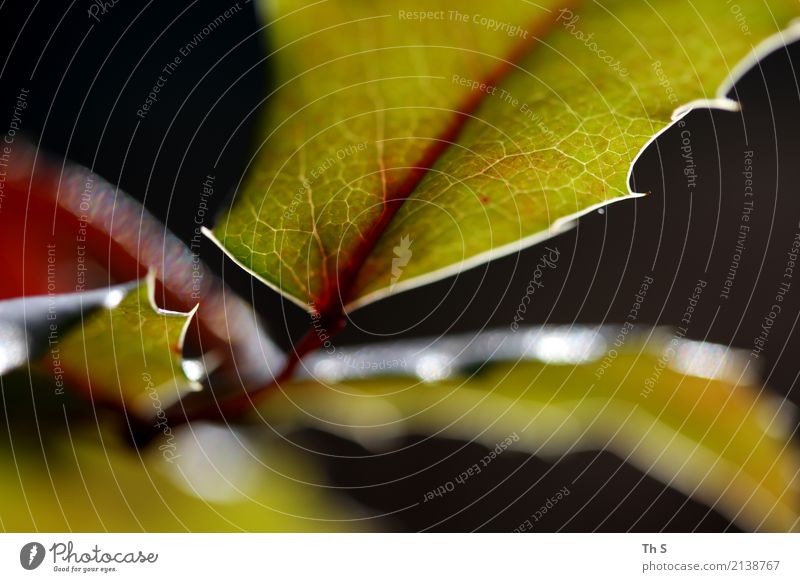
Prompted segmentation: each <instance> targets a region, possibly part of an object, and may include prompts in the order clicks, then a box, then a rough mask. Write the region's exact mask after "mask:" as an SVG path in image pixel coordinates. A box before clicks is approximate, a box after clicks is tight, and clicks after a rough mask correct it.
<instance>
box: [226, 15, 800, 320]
mask: <svg viewBox="0 0 800 582" xmlns="http://www.w3.org/2000/svg"><path fill="white" fill-rule="evenodd" d="M262 4H264V11H263V12H264V14H266V15H267V17H268V19H269V21H268V22H267V26H266V27H265V30H266V31H267V32H268V34H269V35H270V40H271V42H270V46H272V47H274V51H275V52H274V53H273V58H274V60H275V61H276V62H277V65H276V68H277V75H278V80H277V85H278V89H276V91H275V93H274V95H271V99H270V100H269V107H267V108H266V112H267V113H266V115H267V117H266V120H265V122H264V129H263V133H262V135H263V141H262V145H261V148H260V151H259V152H258V154H257V156H256V158H255V160H254V162H253V167H252V170H251V171H250V173H249V178H248V179H247V181H246V183H245V184H244V185H243V187H242V189H241V191H240V192H238V193H237V196H236V198H235V200H234V205H233V207H232V209H231V210H230V212H229V213H228V214H227V215H225V216H224V217H223V218H222V219H221V221H220V222H219V223H218V224H217V226H216V227H215V228H214V231H213V236H214V237H215V238H216V239H217V240H218V242H219V243H220V244H221V245H222V247H223V248H224V249H225V250H226V251H227V252H228V253H229V254H230V255H231V256H232V257H233V258H234V259H235V260H237V261H238V262H239V263H240V264H242V265H243V266H244V267H245V268H247V269H250V270H251V271H252V272H254V273H255V274H256V275H257V276H258V277H260V278H261V279H262V280H264V281H265V282H266V283H267V284H269V285H271V286H273V287H275V288H277V289H278V290H280V291H281V292H282V293H284V294H285V295H286V296H288V297H290V298H291V299H293V300H294V301H296V302H297V303H299V304H301V305H303V306H305V307H307V308H308V307H309V306H311V307H312V310H313V309H316V310H317V311H321V312H323V313H324V312H325V311H326V310H329V309H333V310H335V309H336V308H338V307H340V306H344V308H345V309H353V308H355V307H358V306H360V305H363V304H365V303H368V302H370V301H374V300H376V299H379V298H380V297H383V296H385V295H386V294H387V293H389V292H390V291H400V290H402V289H407V288H410V287H414V286H418V285H420V284H423V283H426V282H429V281H431V280H435V279H437V278H441V277H444V276H446V275H448V274H452V273H455V272H458V271H459V270H461V269H463V268H467V267H470V266H474V265H477V264H480V263H482V262H485V261H487V260H490V259H491V258H493V257H496V256H501V255H503V254H508V253H511V252H514V251H515V250H518V249H520V248H523V247H525V246H529V245H531V244H534V243H535V242H537V241H540V240H542V239H544V238H547V237H548V236H552V235H553V234H554V233H556V232H558V231H560V230H563V228H564V227H565V226H567V225H568V224H570V223H571V222H572V221H573V219H574V218H576V217H577V216H579V215H580V214H583V213H585V212H587V211H589V210H590V209H592V208H596V207H598V206H600V205H603V204H607V203H609V202H611V201H614V200H617V199H621V198H624V197H627V196H629V195H631V188H630V185H629V172H630V168H631V164H632V162H633V161H634V160H635V158H636V157H637V155H638V154H639V152H640V151H641V150H642V148H643V147H644V146H645V145H646V144H647V143H648V142H649V141H650V140H651V139H652V137H653V136H654V135H655V134H657V133H658V132H660V131H662V130H663V129H664V128H665V127H667V126H668V124H670V122H671V120H672V116H673V112H675V111H676V109H678V108H679V107H680V106H681V105H682V104H685V103H687V102H691V101H696V100H699V99H706V100H709V99H713V102H711V101H706V102H704V103H703V105H705V106H712V107H714V106H716V107H723V108H728V109H732V108H735V106H736V104H735V103H734V102H733V101H731V100H730V99H727V98H726V97H727V96H728V95H729V94H730V93H731V89H732V86H731V84H732V82H733V80H735V78H737V77H738V76H739V75H741V74H742V73H743V72H744V70H747V69H748V68H749V66H751V65H752V62H753V61H752V60H750V61H747V63H746V64H744V65H741V66H740V67H739V68H738V69H735V70H732V69H733V68H734V67H735V66H736V65H737V63H739V62H740V61H741V59H743V58H745V57H746V56H747V55H748V54H750V53H751V51H753V48H754V45H755V44H757V43H759V42H760V41H762V40H763V39H766V38H768V37H769V40H768V41H766V43H765V44H763V45H761V47H760V50H759V51H757V54H755V55H753V56H759V55H763V54H764V53H766V52H769V51H771V50H776V49H777V47H779V46H782V45H783V42H784V41H788V40H791V39H794V38H796V37H797V30H796V29H790V30H789V31H786V32H785V33H783V36H780V33H779V31H780V30H781V28H782V27H784V26H786V25H787V24H788V23H789V21H790V20H791V19H792V18H793V17H794V16H796V15H797V14H798V12H799V11H798V6H797V3H796V2H794V1H793V0H769V1H764V2H761V1H758V2H743V3H741V4H739V5H737V9H740V14H737V15H736V16H734V14H733V13H732V12H731V11H730V10H728V9H727V8H726V7H725V6H722V7H721V6H720V3H719V1H718V0H691V1H690V0H654V1H651V2H630V1H628V0H609V1H605V2H602V3H601V2H585V3H580V2H565V1H563V0H547V1H544V2H537V3H534V2H524V1H522V0H498V1H495V2H482V1H477V0H475V1H471V0H470V1H465V2H459V3H456V4H454V3H448V2H430V1H425V2H423V1H422V0H419V1H417V0H384V1H376V2H351V1H349V0H328V1H325V2H316V3H312V4H308V3H305V2H300V1H294V0H289V1H284V2H279V3H272V2H267V1H266V0H264V1H263V2H262ZM741 22H746V23H747V26H748V31H747V34H745V33H744V32H743V30H742V28H741ZM729 76H730V78H729ZM726 79H727V80H726ZM720 83H724V84H723V86H722V88H721V89H719V90H718V89H717V88H718V87H719V86H720ZM687 110H688V108H686V107H683V108H682V109H681V110H680V113H677V115H678V116H680V115H682V114H684V113H685V112H686V111H687Z"/></svg>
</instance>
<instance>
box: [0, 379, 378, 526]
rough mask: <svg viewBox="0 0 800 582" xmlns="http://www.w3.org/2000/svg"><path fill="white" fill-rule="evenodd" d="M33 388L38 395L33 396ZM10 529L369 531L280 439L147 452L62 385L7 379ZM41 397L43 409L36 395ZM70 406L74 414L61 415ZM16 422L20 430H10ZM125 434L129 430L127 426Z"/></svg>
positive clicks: (203, 441) (190, 441)
mask: <svg viewBox="0 0 800 582" xmlns="http://www.w3.org/2000/svg"><path fill="white" fill-rule="evenodd" d="M31 386H33V387H34V390H31ZM0 387H1V388H2V391H3V399H2V401H0V463H2V466H3V467H5V468H6V469H5V470H4V471H3V472H2V474H0V524H2V529H3V531H6V532H31V531H52V532H70V531H71V532H81V531H86V532H92V531H112V532H138V531H148V532H158V531H163V532H181V531H199V532H217V531H234V532H235V531H289V532H294V531H349V530H360V529H363V528H364V527H365V522H364V521H361V520H360V519H359V518H363V516H361V515H359V514H357V513H356V510H355V506H353V505H352V504H346V503H341V502H340V500H339V498H338V497H337V496H336V495H335V494H334V493H333V492H331V490H330V489H328V488H327V487H326V482H325V480H324V476H323V475H321V474H320V473H319V472H318V471H317V470H315V468H314V467H313V466H312V465H311V464H310V462H309V459H308V457H307V456H304V455H299V454H298V453H297V451H296V450H294V449H292V448H290V447H288V446H286V445H285V444H283V443H282V442H280V441H278V440H277V439H269V438H267V437H266V436H265V435H264V434H263V433H262V431H259V434H258V435H257V436H254V435H253V434H249V433H248V432H247V430H242V429H237V428H235V427H225V428H223V427H221V426H213V425H209V424H205V423H196V424H193V425H192V426H191V428H189V427H186V426H184V427H180V428H177V427H176V428H175V429H174V432H173V429H172V428H171V427H169V426H168V425H164V426H163V427H160V432H163V434H162V438H160V439H159V440H157V441H156V442H155V443H154V444H153V446H151V447H150V448H149V449H147V450H145V451H137V450H136V449H134V448H133V447H131V446H130V445H126V443H124V442H123V441H122V439H121V438H120V432H119V430H115V428H116V425H117V422H116V421H117V420H119V419H118V417H117V415H111V414H104V412H103V411H102V410H95V411H94V413H92V412H91V411H89V410H87V407H86V405H85V402H81V401H79V400H78V401H75V400H73V399H71V398H70V394H69V393H64V394H58V393H55V394H54V392H55V391H56V390H57V385H55V384H54V383H53V379H52V377H51V378H50V379H49V380H48V378H47V377H46V376H44V375H40V374H39V375H37V374H36V373H35V371H34V375H33V377H32V379H31V377H30V376H29V375H28V371H27V370H19V371H18V372H16V373H14V374H12V375H10V376H5V377H0ZM30 395H34V400H35V402H36V406H35V408H34V407H33V406H31V402H30V400H27V401H26V397H28V398H29V397H30ZM62 406H63V409H62ZM7 422H10V426H6V423H7ZM120 428H121V427H120Z"/></svg>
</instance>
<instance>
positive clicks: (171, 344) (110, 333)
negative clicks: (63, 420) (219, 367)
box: [48, 272, 201, 419]
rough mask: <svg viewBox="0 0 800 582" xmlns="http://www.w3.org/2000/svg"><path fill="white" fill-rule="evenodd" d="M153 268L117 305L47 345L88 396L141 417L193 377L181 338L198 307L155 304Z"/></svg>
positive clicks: (185, 389)
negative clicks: (172, 308) (181, 309)
mask: <svg viewBox="0 0 800 582" xmlns="http://www.w3.org/2000/svg"><path fill="white" fill-rule="evenodd" d="M154 294H155V273H153V272H151V273H150V274H148V277H147V281H146V283H145V284H143V285H140V286H139V287H138V288H137V289H136V290H135V291H134V292H131V293H128V294H127V295H126V296H125V297H124V298H123V297H120V302H119V304H118V305H116V306H114V307H110V308H104V309H102V310H100V311H99V312H97V313H94V314H93V315H91V316H89V317H88V318H86V319H85V320H84V321H83V324H82V325H81V326H80V327H78V328H76V329H73V330H72V331H70V332H68V333H67V334H66V335H65V336H64V337H63V338H62V339H59V338H55V341H54V343H53V344H51V350H50V357H49V358H48V363H50V364H51V365H52V366H55V365H56V363H57V365H58V366H59V367H60V368H61V369H63V374H64V376H65V377H66V378H68V379H69V383H70V384H71V385H73V386H77V387H83V388H85V389H86V390H87V391H88V393H89V395H90V396H91V397H92V398H93V399H97V400H99V401H100V402H105V403H115V404H122V405H124V406H125V407H126V408H128V409H129V410H130V411H131V412H133V413H134V414H135V415H137V416H140V417H142V418H146V419H148V418H153V417H156V416H157V415H158V414H159V412H162V411H163V410H164V409H165V408H166V407H168V406H170V405H171V404H173V403H175V402H177V401H178V400H180V398H182V397H183V396H185V395H186V394H187V393H189V392H193V391H198V390H200V389H201V385H200V383H199V382H198V379H199V378H198V377H195V378H190V377H189V376H188V375H187V374H186V372H185V370H184V360H183V341H184V338H185V337H186V332H187V330H188V328H189V325H190V323H191V321H192V318H193V317H194V314H195V312H196V310H197V307H195V308H194V309H193V310H192V311H190V312H188V313H178V312H174V311H167V310H164V309H161V308H159V307H158V306H157V305H156V303H155V296H154Z"/></svg>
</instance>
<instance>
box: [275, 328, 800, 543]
mask: <svg viewBox="0 0 800 582" xmlns="http://www.w3.org/2000/svg"><path fill="white" fill-rule="evenodd" d="M587 333H588V332H580V333H576V332H566V333H565V332H562V331H547V330H546V328H545V331H543V332H541V333H540V334H539V335H537V333H534V332H531V333H530V334H525V337H523V338H522V339H521V338H519V337H516V338H515V339H514V340H507V339H506V340H498V341H495V339H496V338H495V339H492V338H488V339H486V340H485V341H484V340H482V339H481V338H475V339H474V341H471V342H465V343H464V345H463V346H459V347H458V348H457V349H448V348H447V347H446V346H445V347H437V344H436V343H434V344H432V345H426V344H425V342H420V343H419V344H415V345H414V346H411V347H409V346H405V347H404V346H394V347H392V349H391V350H390V352H391V353H392V354H394V355H393V357H394V358H404V359H403V362H405V364H406V365H404V366H390V365H387V360H384V359H382V357H381V356H370V357H368V358H367V359H366V360H364V362H365V363H367V364H374V366H373V367H372V369H374V370H379V369H381V368H379V367H378V364H379V363H380V362H383V363H384V366H383V369H384V374H392V373H394V374H395V376H394V377H392V376H388V377H386V378H371V379H353V380H349V381H340V382H338V383H323V382H312V381H307V382H305V383H302V384H300V385H297V386H287V387H286V389H285V390H282V391H280V392H277V391H276V392H275V393H273V394H272V396H271V397H270V399H268V400H267V401H266V402H264V404H263V406H262V407H261V414H262V415H263V417H264V418H265V419H266V420H267V421H269V422H270V423H271V424H273V425H277V426H281V425H286V426H295V425H310V426H315V427H317V428H321V429H323V430H327V431H329V432H335V433H339V434H342V435H344V436H347V437H349V438H356V439H358V440H359V441H360V442H362V443H369V444H371V445H372V446H374V445H375V444H376V443H381V442H383V443H391V439H392V438H394V437H397V436H401V435H404V434H409V433H411V434H424V435H438V436H444V437H451V438H458V439H463V440H469V441H472V440H475V441H479V442H482V443H484V444H486V445H487V446H489V447H492V446H494V445H495V443H497V442H500V441H502V440H503V439H505V438H506V437H508V436H509V435H511V434H516V435H518V437H519V441H518V442H517V443H516V444H515V445H514V448H515V449H516V450H519V451H524V452H528V453H534V454H537V455H542V456H545V457H547V458H558V457H561V456H562V455H566V454H569V453H573V452H579V451H585V450H598V451H599V450H606V451H610V452H613V453H615V454H616V455H618V456H619V457H620V458H621V459H625V460H626V461H627V462H629V463H631V464H632V465H634V466H636V467H637V468H638V469H640V470H641V471H642V472H644V473H647V474H649V475H651V476H652V477H655V478H657V479H660V480H661V481H662V482H663V483H665V484H668V485H669V486H672V487H674V488H677V489H679V490H681V491H682V492H684V493H685V494H687V495H689V496H691V497H694V498H697V499H699V500H701V501H703V502H705V503H706V504H708V505H709V506H713V507H714V508H716V509H717V510H718V511H720V512H721V513H723V514H724V515H726V516H727V517H728V518H730V519H731V520H733V521H735V522H738V523H739V524H740V525H741V526H743V527H745V528H748V529H757V530H773V531H797V530H800V447H798V442H797V440H796V439H795V438H794V435H793V429H794V426H795V425H794V419H793V418H792V413H793V412H794V409H793V407H792V406H791V404H790V403H788V402H786V401H782V400H781V399H780V398H778V397H777V396H775V395H773V394H771V393H770V392H769V391H767V390H766V389H764V388H763V387H761V386H758V385H757V384H755V383H754V382H753V380H752V378H750V377H749V376H748V374H747V365H746V364H747V362H746V359H745V358H744V357H742V356H741V355H739V354H737V353H735V352H732V351H731V350H730V349H729V348H725V347H724V346H718V345H711V344H701V343H699V342H690V341H685V340H682V339H681V338H680V337H678V336H671V337H665V336H663V335H661V334H656V336H653V338H651V339H649V340H648V341H646V342H645V343H642V342H641V341H640V340H638V339H633V336H627V335H626V334H627V331H626V332H625V333H624V334H623V335H622V336H619V335H617V336H616V337H615V336H614V335H613V334H611V335H608V334H606V335H605V336H604V335H603V334H601V335H600V336H597V337H595V336H594V333H593V332H592V333H588V336H590V337H589V339H587ZM619 337H622V338H623V339H622V342H621V344H622V345H621V347H620V346H619V345H614V342H615V341H616V340H617V339H619ZM642 339H646V338H642ZM447 341H452V340H446V341H445V344H446V343H447ZM508 341H511V342H514V341H521V342H522V344H521V345H522V349H520V350H519V351H518V352H517V355H518V359H517V358H515V359H516V361H513V362H507V363H494V364H485V365H484V366H483V367H482V368H481V369H480V370H479V371H478V372H476V373H474V374H472V375H470V374H467V373H463V372H462V373H458V370H457V368H458V367H465V368H468V367H473V368H474V362H468V361H467V362H465V361H464V354H465V353H468V352H469V351H470V350H471V349H473V345H486V346H488V347H487V348H486V349H487V355H488V354H489V353H494V354H495V357H497V354H505V356H508V355H509V351H508V350H509V348H510V347H511V346H512V345H513V344H509V343H507V342H508ZM626 342H627V343H626ZM504 350H505V352H504ZM366 351H367V352H369V348H366ZM383 355H386V354H385V353H384V354H383ZM339 356H342V357H339ZM406 356H407V358H406ZM536 356H538V357H539V358H540V360H539V361H537V360H533V359H531V358H532V357H536ZM342 358H345V360H346V364H344V365H343V364H342V362H343V359H342ZM376 358H378V360H379V361H378V360H376ZM541 359H544V360H547V361H541ZM459 361H461V365H458V362H459ZM548 361H549V363H548ZM464 364H467V365H466V366H464ZM309 366H310V369H311V371H312V372H313V373H315V374H317V375H319V374H321V375H323V376H325V375H330V376H332V377H347V376H350V377H353V376H358V371H359V370H363V369H365V367H364V366H362V361H361V360H360V359H359V357H358V356H357V355H356V357H354V358H353V359H347V358H346V357H345V356H343V355H342V354H337V355H335V356H331V357H328V358H318V359H317V360H316V361H311V362H309ZM370 367H371V366H370V365H368V366H366V369H370ZM409 373H413V374H416V377H408V375H409ZM403 375H405V376H406V377H403ZM426 378H427V380H425V379H426ZM436 378H441V379H440V380H436Z"/></svg>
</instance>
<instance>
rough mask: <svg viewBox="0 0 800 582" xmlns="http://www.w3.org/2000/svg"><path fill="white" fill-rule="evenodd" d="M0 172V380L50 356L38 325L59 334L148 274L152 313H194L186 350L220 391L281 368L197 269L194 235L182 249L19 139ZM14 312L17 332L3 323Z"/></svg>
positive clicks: (260, 336) (228, 299)
mask: <svg viewBox="0 0 800 582" xmlns="http://www.w3.org/2000/svg"><path fill="white" fill-rule="evenodd" d="M3 172H4V173H5V174H6V175H5V176H4V187H3V197H2V201H0V202H2V205H1V206H0V225H2V227H1V228H0V261H3V263H4V264H7V265H9V267H10V268H9V269H7V272H6V274H7V276H6V277H4V278H3V279H2V280H1V281H0V298H3V299H6V298H11V299H9V301H6V302H2V303H0V336H3V337H7V338H11V339H13V341H14V344H13V347H14V349H13V350H11V349H9V350H3V345H0V373H2V372H4V371H7V370H8V369H10V368H11V367H12V366H16V365H21V364H23V363H24V362H25V361H27V360H28V359H30V358H29V357H28V351H30V352H31V356H30V357H31V358H35V357H36V356H37V354H38V353H39V352H40V351H41V350H42V349H44V350H47V349H48V346H47V342H44V345H41V342H36V339H37V336H40V335H41V334H40V333H38V331H37V330H36V329H33V328H34V326H38V327H41V323H42V322H44V328H45V336H47V335H49V334H50V333H51V332H52V330H50V329H48V327H49V325H50V324H56V327H57V328H58V329H57V332H58V333H64V332H65V331H66V329H67V327H68V324H71V323H73V320H74V318H73V317H72V315H73V314H74V313H77V314H78V315H80V314H81V313H83V314H84V315H87V314H88V313H89V312H90V311H91V309H90V308H93V307H95V306H97V305H100V304H102V302H103V301H105V299H106V295H107V294H109V293H111V294H114V295H118V291H120V290H124V289H126V288H127V287H125V286H126V285H129V284H131V283H133V284H136V282H137V281H139V280H141V279H143V278H144V277H145V276H146V274H147V273H148V272H151V271H154V272H155V274H156V278H157V280H158V299H159V304H160V305H162V306H164V307H165V308H167V309H173V310H176V311H188V310H190V309H192V308H193V307H194V306H195V305H196V304H197V303H198V302H199V303H200V304H201V307H200V309H199V310H198V312H197V318H196V319H197V326H196V327H195V326H193V329H192V333H191V335H190V336H189V341H190V344H191V346H192V347H193V348H195V351H202V352H203V353H205V354H209V359H210V360H215V361H218V362H219V363H220V365H219V367H218V368H216V370H215V371H214V374H213V376H212V379H213V380H216V381H217V382H216V384H217V385H218V386H219V387H220V390H222V388H223V386H227V387H229V388H232V389H235V388H236V386H238V385H239V384H240V383H241V382H245V383H247V384H253V385H256V386H258V385H262V384H265V383H268V382H270V381H271V380H272V375H273V373H277V370H279V369H280V367H281V366H282V365H283V362H284V356H283V354H282V353H281V351H280V349H279V348H278V347H277V346H276V345H275V344H274V342H273V341H272V340H271V338H270V337H269V336H268V335H267V333H266V331H265V330H264V328H263V326H262V325H261V324H260V322H259V321H258V318H257V317H256V316H255V312H254V311H253V309H252V306H250V305H249V304H248V303H246V302H245V301H243V300H242V299H241V298H240V297H238V296H237V295H236V294H235V293H233V292H232V291H231V290H230V289H229V288H227V287H226V286H225V285H224V284H223V283H222V282H221V281H220V279H219V278H218V277H216V275H215V274H214V273H213V272H212V271H211V270H209V269H208V268H207V267H206V266H205V265H204V264H203V262H202V261H201V260H200V256H199V247H198V245H199V242H200V240H201V236H200V227H199V226H196V232H195V235H196V238H194V237H193V239H192V248H191V249H190V248H189V247H187V246H186V245H185V244H184V243H183V242H182V241H181V240H180V239H178V238H177V237H176V236H175V235H173V234H172V233H171V232H170V231H169V230H168V229H167V228H166V227H165V225H164V224H162V223H161V221H159V220H158V219H157V218H156V217H154V216H152V215H151V214H150V213H149V212H148V211H147V210H146V209H145V208H144V207H142V205H141V204H139V202H137V201H136V200H135V199H134V198H132V197H130V196H129V195H128V194H126V193H125V192H124V191H122V190H120V189H119V188H118V187H116V186H114V185H113V184H110V183H108V182H107V181H106V180H104V179H103V178H102V177H100V176H98V175H97V174H95V173H94V172H92V171H91V170H90V169H88V168H85V167H82V166H80V165H77V164H74V163H70V162H67V161H64V160H54V159H51V158H50V157H49V156H48V155H46V154H45V153H44V152H42V151H40V150H38V149H37V148H35V147H34V146H33V145H31V144H29V143H28V142H26V141H25V140H24V139H23V138H21V137H19V136H18V138H17V140H16V141H15V144H14V150H13V155H11V156H10V157H9V161H8V165H7V166H5V167H4V168H3ZM20 306H22V309H23V312H22V315H21V317H22V319H23V323H22V325H20V324H19V323H18V322H17V321H13V320H12V319H10V318H4V312H11V313H12V315H13V313H14V311H15V310H19V309H20ZM4 319H6V323H5V324H4V323H3V320H4ZM23 336H24V337H23ZM19 338H22V339H21V340H20V339H19ZM11 339H10V341H11ZM27 344H31V345H30V346H28V345H27ZM37 344H38V345H37ZM5 345H6V346H9V345H10V344H9V343H6V344H5ZM4 352H6V353H4ZM12 361H13V364H12ZM4 362H5V363H6V364H7V365H4Z"/></svg>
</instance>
